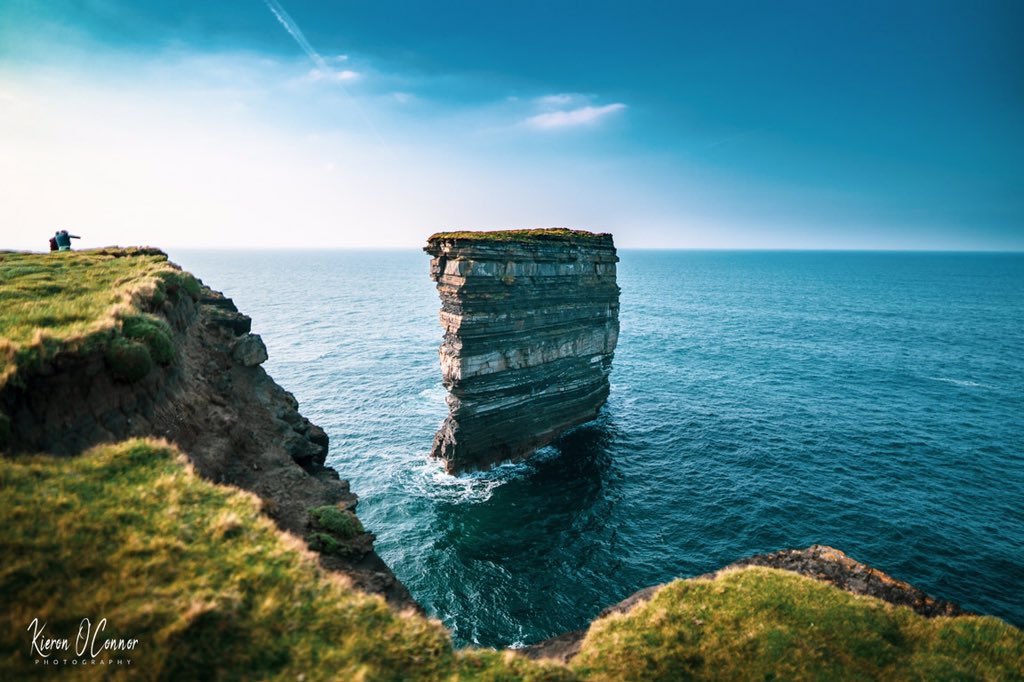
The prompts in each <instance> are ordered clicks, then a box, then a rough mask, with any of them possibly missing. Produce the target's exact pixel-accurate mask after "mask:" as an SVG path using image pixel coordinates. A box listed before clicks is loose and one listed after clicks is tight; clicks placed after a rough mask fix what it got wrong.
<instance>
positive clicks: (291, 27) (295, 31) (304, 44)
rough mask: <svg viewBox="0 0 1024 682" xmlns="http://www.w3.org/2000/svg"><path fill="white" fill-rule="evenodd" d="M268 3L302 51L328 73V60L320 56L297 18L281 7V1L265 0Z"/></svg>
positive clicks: (268, 6) (268, 7)
mask: <svg viewBox="0 0 1024 682" xmlns="http://www.w3.org/2000/svg"><path fill="white" fill-rule="evenodd" d="M263 2H264V3H266V5H267V9H269V10H270V11H271V12H273V13H274V16H275V17H277V20H278V21H279V22H280V23H281V25H282V26H284V30H286V31H288V34H289V35H290V36H291V37H292V38H294V39H295V42H297V43H298V44H299V47H301V48H302V51H303V52H305V53H306V54H307V55H309V58H310V59H312V60H313V63H314V64H315V65H316V67H317V68H318V69H321V70H322V71H324V75H325V76H326V75H327V73H326V72H327V71H328V70H329V69H328V68H327V62H326V61H324V58H323V57H321V56H320V53H319V52H317V51H316V50H314V49H313V46H312V45H310V44H309V41H308V40H306V35H305V34H304V33H303V32H302V29H301V28H299V25H298V24H296V23H295V20H294V19H292V18H291V16H289V14H288V12H286V11H285V9H284V7H281V3H279V2H277V0H263Z"/></svg>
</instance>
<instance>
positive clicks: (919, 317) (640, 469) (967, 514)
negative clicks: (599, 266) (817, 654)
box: [171, 251, 1024, 646]
mask: <svg viewBox="0 0 1024 682" xmlns="http://www.w3.org/2000/svg"><path fill="white" fill-rule="evenodd" d="M171 255H172V258H173V259H174V260H176V261H177V262H180V263H181V264H182V265H183V266H184V267H186V268H188V269H190V270H192V271H193V272H195V273H196V274H197V275H198V276H200V277H201V278H202V279H203V280H204V281H205V282H206V283H207V284H209V285H211V286H213V287H214V288H215V289H221V290H223V291H225V292H226V293H227V294H228V295H229V296H231V297H233V298H234V299H235V300H236V302H237V303H238V305H239V307H240V308H241V309H242V310H243V311H244V312H246V313H248V314H249V315H251V316H252V318H253V328H254V331H256V332H258V333H260V334H262V335H263V338H264V339H265V340H266V343H267V346H268V348H269V350H270V360H269V362H268V363H267V364H266V368H267V370H268V371H269V372H270V374H271V375H272V376H273V377H274V378H275V379H276V380H277V381H278V383H280V384H282V385H283V386H285V387H286V388H287V389H289V390H291V391H292V392H293V393H295V395H296V396H297V397H298V399H299V401H300V403H301V410H302V412H303V413H304V414H305V415H306V416H308V417H309V418H310V419H312V420H313V421H314V422H317V423H319V424H320V425H322V426H323V427H324V428H325V429H326V430H327V432H328V433H329V434H330V437H331V454H330V458H329V462H330V463H331V464H332V465H333V466H335V467H337V469H338V470H339V471H340V473H341V475H342V476H343V477H345V478H348V479H350V480H351V482H352V487H353V490H354V491H355V492H356V493H358V494H359V495H360V497H361V502H360V506H359V515H360V517H361V518H362V520H363V522H364V523H365V525H366V526H367V527H368V528H369V529H371V530H372V531H373V532H375V533H377V536H378V540H377V549H378V551H379V552H380V554H381V556H382V557H383V558H384V559H385V560H386V561H387V562H388V564H390V566H391V567H392V568H393V569H394V571H395V573H396V574H397V575H398V576H399V578H400V579H401V580H402V581H403V582H404V583H405V584H406V585H407V586H408V587H409V589H410V590H411V591H412V593H413V595H414V596H415V598H416V599H417V600H418V601H419V602H420V603H421V604H423V605H424V606H425V607H426V608H427V610H428V611H430V612H431V613H432V614H434V615H436V616H437V617H439V618H440V619H441V620H442V621H443V622H444V623H445V624H446V625H447V626H448V627H449V628H450V629H451V630H452V632H453V633H454V635H455V637H456V639H457V641H459V642H461V643H469V642H475V643H479V644H482V645H489V646H505V645H511V644H514V643H523V642H527V643H528V642H532V641H536V640H538V639H542V638H544V637H547V636H550V635H554V634H557V633H560V632H563V631H566V630H572V629H576V628H579V627H581V626H583V625H584V624H585V623H586V622H587V621H589V620H590V619H591V618H592V617H593V616H594V615H595V614H596V613H597V612H598V611H599V610H600V609H601V608H603V607H604V606H607V605H609V604H612V603H614V602H616V601H618V600H620V599H622V598H623V597H625V596H627V595H629V594H631V593H632V592H634V591H635V590H637V589H639V588H641V587H644V586H647V585H651V584H655V583H660V582H664V581H666V580H669V579H671V578H673V577H676V576H691V575H695V574H700V573H704V572H707V571H709V570H712V569H715V568H717V567H719V566H722V565H724V564H727V563H730V562H732V561H734V560H736V559H739V558H741V557H744V556H747V555H749V554H753V553H757V552H766V551H771V550H776V549H782V548H790V547H803V546H807V545H810V544H812V543H825V544H829V545H833V546H835V547H838V548H840V549H843V550H844V551H846V552H847V553H848V554H850V555H851V556H853V557H854V558H856V559H859V560H862V561H865V562H867V563H869V564H872V565H873V566H876V567H878V568H880V569H882V570H884V571H887V572H889V573H891V574H893V575H895V576H897V577H899V578H902V579H905V580H908V581H910V582H912V583H914V584H915V585H917V586H919V587H921V588H922V589H924V590H925V591H927V592H929V593H932V594H934V595H936V596H941V597H945V598H948V599H952V600H954V601H957V602H959V603H961V604H962V605H964V606H965V607H967V608H969V609H974V610H978V611H981V612H983V613H988V614H994V615H998V616H1001V617H1003V618H1005V619H1007V620H1009V621H1010V622H1013V623H1015V624H1016V625H1018V626H1021V625H1024V255H988V254H913V253H812V252H802V253H786V252H643V251H625V252H622V253H621V254H620V255H621V258H622V261H621V263H620V266H619V283H620V285H621V287H622V297H621V304H622V311H621V325H622V333H621V336H620V340H619V346H618V349H617V351H616V356H615V363H614V370H613V372H612V391H611V397H610V399H609V402H608V404H607V406H606V407H605V409H604V410H603V412H602V414H601V417H600V418H599V419H598V420H597V421H596V422H594V423H592V424H590V425H586V426H584V427H581V428H579V429H577V430H576V431H574V432H572V433H571V434H569V435H567V436H566V437H565V438H563V439H562V441H561V442H559V443H558V444H556V445H555V446H553V447H549V448H546V449H545V450H543V451H541V453H539V454H538V456H536V457H535V458H534V459H533V460H531V461H529V462H528V463H524V464H518V465H506V466H503V467H500V468H499V469H497V470H495V471H493V472H489V473H487V474H476V475H472V476H469V477H460V478H453V477H450V476H447V475H445V474H444V473H443V472H442V471H441V469H440V467H439V466H438V465H437V464H436V463H435V462H433V461H430V460H429V459H428V457H427V453H428V451H429V449H430V445H431V439H432V437H433V434H434V430H435V429H436V428H437V426H438V424H439V423H440V422H441V420H442V419H443V417H444V415H445V409H446V408H445V404H444V389H443V387H442V386H441V383H440V371H439V368H438V363H437V346H438V344H439V343H440V339H441V328H440V325H439V323H438V320H437V310H438V307H439V302H438V298H437V294H436V292H435V290H434V288H433V283H432V282H431V281H430V280H429V278H428V275H427V271H428V257H427V256H426V255H424V254H423V253H421V252H418V251H382V252H373V251H348V252H320V253H314V252H286V253H266V252H248V253H245V252H243V253H225V252H175V253H172V254H171Z"/></svg>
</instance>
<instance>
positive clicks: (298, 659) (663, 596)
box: [0, 251, 1024, 681]
mask: <svg viewBox="0 0 1024 682" xmlns="http://www.w3.org/2000/svg"><path fill="white" fill-rule="evenodd" d="M126 255H131V257H125V256H126ZM190 283H191V284H190ZM194 284H195V280H194V279H193V278H192V277H191V276H190V275H187V273H182V272H181V271H180V270H178V269H177V268H175V267H174V266H172V265H170V264H169V263H167V261H166V257H165V256H163V255H162V254H159V253H158V252H151V251H142V252H134V253H131V254H128V253H127V252H112V251H95V252H74V253H60V254H53V255H27V254H10V253H5V254H0V296H2V297H3V300H4V303H5V305H4V306H3V307H2V309H0V349H2V350H3V352H4V355H3V356H2V357H3V361H4V363H5V364H4V365H3V367H4V369H3V374H2V375H0V376H3V381H8V380H16V379H17V377H18V375H19V374H20V373H21V372H31V371H33V370H34V368H37V367H38V366H39V365H40V364H42V363H45V362H46V361H47V358H52V357H53V356H54V354H58V353H74V352H79V351H82V350H83V349H85V350H96V349H107V350H109V349H110V348H114V347H116V346H117V345H118V343H120V342H125V343H127V342H131V343H135V344H139V345H141V346H143V347H144V348H145V350H146V353H147V355H148V356H149V357H150V359H151V360H152V361H153V362H159V361H160V358H163V357H166V356H165V355H162V354H161V353H163V352H164V351H166V349H163V350H161V348H162V345H161V344H162V341H161V334H162V330H161V329H160V328H159V324H158V323H157V322H154V321H153V320H152V319H151V318H149V317H147V315H148V313H147V312H146V311H147V310H148V309H150V307H151V304H152V302H153V301H157V302H159V301H160V300H161V297H168V296H180V295H182V292H185V293H190V288H191V287H192V286H193V285H194ZM0 388H2V384H0ZM313 516H314V517H315V518H316V519H317V523H318V524H319V526H322V527H323V528H324V529H328V530H332V531H333V532H335V534H336V535H339V534H340V535H342V536H343V535H345V534H346V533H347V534H351V533H354V532H357V531H358V530H359V529H358V527H357V526H356V525H355V524H357V523H358V521H357V520H355V519H354V517H352V518H349V516H347V515H344V514H340V513H337V510H334V509H333V508H330V509H328V508H317V509H316V510H315V513H314V514H313ZM0 553H2V556H3V561H2V562H0V594H2V595H3V607H4V608H3V609H0V677H2V678H4V679H14V678H21V677H27V676H33V675H35V676H40V677H43V676H46V677H49V676H52V675H53V674H54V673H55V671H53V670H50V669H48V668H46V667H45V666H43V665H42V664H40V663H36V660H37V659H40V658H41V657H40V656H39V655H34V654H33V652H32V650H31V648H30V643H31V636H30V632H29V631H27V629H26V628H27V627H28V626H29V624H30V623H31V622H32V621H33V619H38V620H39V622H45V623H46V635H47V636H48V637H53V638H69V639H70V645H71V649H72V650H73V649H74V644H75V642H74V639H75V635H76V632H77V631H78V629H79V627H80V624H81V622H82V619H83V618H89V619H91V620H92V621H99V619H102V618H105V619H107V629H106V630H105V631H104V633H103V637H102V638H101V642H102V640H103V639H109V640H111V641H115V640H117V639H122V638H123V639H136V640H138V645H137V647H136V648H134V649H133V650H132V651H131V652H130V654H131V656H130V657H131V658H132V659H133V662H132V665H131V666H130V667H114V668H108V669H106V671H105V672H106V673H107V674H110V675H113V676H122V677H141V678H144V679H211V678H224V679H291V680H294V679H305V680H319V679H336V680H345V681H348V680H637V679H639V680H647V679H651V680H679V679H771V678H778V679H992V680H996V679H1014V678H1017V679H1020V678H1022V677H1024V634H1022V633H1021V632H1020V631H1019V630H1017V629H1015V628H1013V627H1011V626H1009V625H1007V624H1006V623H1004V622H1002V621H1000V620H998V619H994V618H986V617H974V616H968V617H959V618H933V619H926V618H923V617H921V616H918V615H916V614H915V613H914V612H912V611H911V610H909V609H907V608H904V607H895V606H892V605H890V604H887V603H884V602H881V601H879V600H876V599H873V598H869V597H858V596H854V595H850V594H847V593H845V592H842V591H840V590H838V589H836V588H834V587H831V586H829V585H826V584H823V583H819V582H815V581H813V580H810V579H807V578H803V577H800V576H798V575H796V574H792V573H788V572H785V571H778V570H774V569H765V568H749V569H745V570H740V571H735V572H727V573H725V574H723V575H722V576H720V577H719V578H717V579H715V580H688V581H676V582H674V583H671V584H669V585H668V586H666V587H664V588H662V589H661V590H659V591H658V592H657V593H656V594H655V595H654V597H653V598H652V599H651V600H650V601H649V602H646V603H642V604H640V605H638V606H637V607H635V608H634V609H633V610H631V611H630V612H628V613H627V614H621V615H613V616H609V617H607V618H604V619H601V620H599V621H597V622H595V623H594V624H593V626H592V627H591V629H590V631H589V633H588V634H587V636H586V638H585V640H584V641H583V643H582V647H581V649H580V653H579V655H578V656H577V657H576V658H574V659H573V660H572V662H571V663H569V664H568V665H563V664H556V663H537V662H534V661H530V660H527V659H525V658H521V657H519V656H515V655H513V654H510V653H501V652H494V651H487V650H472V649H471V650H461V651H456V650H455V649H454V648H453V646H452V643H451V640H450V638H449V636H448V633H447V632H446V631H445V630H444V629H443V628H442V627H441V626H440V624H438V623H437V622H435V621H432V620H429V619H426V618H424V617H422V616H419V615H416V614H414V613H404V614H401V613H397V612H395V611H394V610H392V609H390V608H389V607H388V606H387V605H386V604H385V602H384V601H383V600H382V599H381V598H380V597H376V596H369V595H367V594H365V593H363V592H360V591H358V590H356V589H354V588H353V587H352V586H351V584H350V583H349V582H348V581H347V580H346V579H345V578H343V577H340V576H339V575H337V574H334V573H329V572H326V571H324V570H323V569H322V568H320V567H319V566H318V564H317V562H316V560H315V557H314V556H313V555H312V554H311V553H310V552H309V551H308V550H307V549H305V545H304V544H303V543H302V542H301V541H299V540H298V539H296V538H295V537H293V536H290V535H286V534H284V533H282V532H281V531H280V530H278V529H277V527H276V526H275V525H274V524H273V522H271V521H270V520H269V519H268V518H267V517H266V516H265V515H264V514H263V513H262V510H261V507H260V502H259V500H258V499H257V498H256V497H254V496H253V495H251V494H249V493H245V492H242V491H240V490H238V489H236V488H231V487H227V486H222V485H215V484H213V483H210V482H208V481H206V480H204V479H202V478H200V477H199V476H197V475H196V474H195V473H194V472H193V470H192V468H191V466H190V465H189V463H188V460H187V458H186V456H185V454H183V453H181V452H179V451H177V450H176V449H175V448H174V447H172V446H169V445H167V444H166V443H163V442H159V441H152V440H132V441H128V442H124V443H120V444H116V445H105V446H100V447H97V448H94V449H93V450H91V451H90V452H87V453H85V454H83V455H81V456H78V457H74V458H58V457H52V456H49V455H45V454H41V455H37V456H31V457H18V458H9V457H8V458H4V457H0ZM638 587H639V586H638ZM111 655H116V656H117V657H118V658H127V657H128V653H126V652H118V653H116V654H111ZM55 658H65V659H70V658H73V656H70V655H69V653H68V652H60V654H59V655H55ZM60 672H61V674H66V675H68V676H70V677H80V678H85V677H90V678H91V677H95V676H96V675H97V672H96V670H95V667H94V665H93V664H90V665H82V666H80V667H79V666H75V667H71V666H70V665H69V666H68V668H67V669H64V670H62V671H60Z"/></svg>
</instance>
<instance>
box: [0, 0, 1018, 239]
mask: <svg viewBox="0 0 1024 682" xmlns="http://www.w3.org/2000/svg"><path fill="white" fill-rule="evenodd" d="M1022 27H1024V4H1021V3H1019V2H984V1H983V2H967V1H963V2H941V1H931V2H901V3H891V2H885V3H883V2H856V3H852V2H851V3H831V2H829V3H824V2H775V3H763V2H749V3H736V2H699V3H693V2H691V3H685V2H628V3H626V2H557V1H552V0H549V1H547V2H530V1H527V2H524V1H519V2H447V3H425V2H415V1H407V2H388V1H386V0H378V1H375V2H371V1H358V2H356V1H348V2H324V1H320V2H308V1H299V0H267V1H264V0H251V1H247V2H223V3H208V2H196V1H193V0H181V1H178V2H159V1H154V2H146V3H138V2H127V1H122V0H80V1H77V2H69V1H67V0H48V1H47V2H24V1H22V0H0V195H6V196H2V198H0V247H14V248H39V247H40V246H41V245H45V238H46V236H48V234H50V233H51V232H52V230H53V229H55V228H56V227H58V226H60V227H67V228H68V229H70V230H72V232H76V233H80V234H82V235H83V241H82V245H83V246H87V245H101V244H108V243H122V244H129V243H153V244H160V245H165V246H168V247H188V246H192V247H224V246H246V247H266V248H273V247H282V246H293V247H315V246H321V247H328V248H335V247H372V246H387V247H400V246H409V247H414V246H419V245H420V244H422V242H423V241H424V239H425V237H426V236H427V235H429V234H430V233H431V232H434V231H437V230H441V229H485V228H498V227H501V228H506V227H533V226H552V225H564V226H571V227H580V228H587V229H595V230H603V231H610V232H613V233H614V234H615V235H616V241H617V243H618V244H619V245H620V246H625V247H663V248H886V249H889V248H897V249H904V248H910V249H1012V250H1020V249H1024V172H1022V170H1021V168H1020V166H1021V159H1022V158H1024V41H1021V40H1020V39H1019V35H1020V31H1021V28H1022ZM41 241H42V244H40V242H41Z"/></svg>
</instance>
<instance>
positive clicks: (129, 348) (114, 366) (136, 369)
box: [104, 338, 153, 384]
mask: <svg viewBox="0 0 1024 682" xmlns="http://www.w3.org/2000/svg"><path fill="white" fill-rule="evenodd" d="M104 357H105V359H106V361H107V367H108V368H109V369H110V373H111V374H112V375H113V376H114V378H115V379H120V380H121V381H126V382H128V383H130V384H133V383H135V382H136V381H141V380H142V379H144V378H145V377H146V375H147V374H149V370H151V369H153V359H152V357H150V354H149V349H148V348H147V347H146V344H144V343H141V342H139V341H132V340H131V339H124V338H116V339H114V340H113V341H111V342H110V345H109V346H108V347H107V350H106V353H105V355H104Z"/></svg>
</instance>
